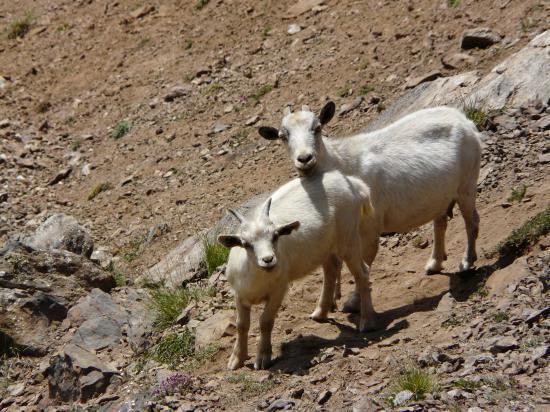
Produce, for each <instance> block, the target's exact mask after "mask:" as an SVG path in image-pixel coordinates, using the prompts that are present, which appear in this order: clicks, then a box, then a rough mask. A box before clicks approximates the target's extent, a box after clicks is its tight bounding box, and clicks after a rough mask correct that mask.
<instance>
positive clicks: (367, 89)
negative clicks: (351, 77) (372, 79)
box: [358, 84, 374, 96]
mask: <svg viewBox="0 0 550 412" xmlns="http://www.w3.org/2000/svg"><path fill="white" fill-rule="evenodd" d="M373 90H374V87H373V86H371V85H370V84H365V85H364V86H361V88H360V89H359V92H358V93H359V96H364V95H366V94H369V93H370V92H372V91H373Z"/></svg>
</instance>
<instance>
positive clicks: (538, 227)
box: [497, 207, 550, 256]
mask: <svg viewBox="0 0 550 412" xmlns="http://www.w3.org/2000/svg"><path fill="white" fill-rule="evenodd" d="M548 232H550V207H547V208H546V209H545V210H543V211H542V212H540V213H539V214H537V215H536V216H534V217H532V218H531V219H529V220H528V221H527V222H525V223H524V224H523V225H522V226H521V227H520V228H519V229H516V230H514V231H513V232H512V234H511V235H510V236H508V237H507V238H506V239H504V240H503V241H502V242H500V243H499V244H498V245H497V252H498V253H499V254H500V255H501V256H518V255H520V254H522V253H523V251H525V250H526V249H527V248H528V247H530V246H532V245H533V244H534V243H535V242H537V240H538V239H539V238H540V237H542V236H545V235H546V234H547V233H548Z"/></svg>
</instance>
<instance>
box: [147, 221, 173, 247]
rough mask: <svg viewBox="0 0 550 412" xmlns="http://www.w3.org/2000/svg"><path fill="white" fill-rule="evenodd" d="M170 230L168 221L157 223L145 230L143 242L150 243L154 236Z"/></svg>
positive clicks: (156, 236)
mask: <svg viewBox="0 0 550 412" xmlns="http://www.w3.org/2000/svg"><path fill="white" fill-rule="evenodd" d="M169 232H170V227H169V226H168V223H159V224H158V225H155V226H153V227H152V228H150V229H149V231H148V232H147V237H146V238H145V243H151V242H152V241H153V240H155V239H156V238H158V237H160V236H162V235H165V234H166V233H169Z"/></svg>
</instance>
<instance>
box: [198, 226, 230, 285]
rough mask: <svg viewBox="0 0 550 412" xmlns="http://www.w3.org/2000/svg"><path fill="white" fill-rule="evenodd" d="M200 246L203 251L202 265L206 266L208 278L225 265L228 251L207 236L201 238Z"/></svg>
mask: <svg viewBox="0 0 550 412" xmlns="http://www.w3.org/2000/svg"><path fill="white" fill-rule="evenodd" d="M214 237H215V236H214ZM202 246H203V249H204V263H205V264H206V270H207V272H208V276H210V275H212V273H214V271H215V270H216V268H217V267H219V266H221V265H223V264H224V263H227V259H228V258H229V249H228V248H226V247H225V246H223V245H221V244H219V243H218V241H217V240H215V239H214V240H212V239H210V238H209V237H208V236H204V237H203V239H202Z"/></svg>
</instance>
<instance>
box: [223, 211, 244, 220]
mask: <svg viewBox="0 0 550 412" xmlns="http://www.w3.org/2000/svg"><path fill="white" fill-rule="evenodd" d="M227 211H228V212H229V213H231V214H232V215H233V216H235V217H236V218H237V220H238V221H239V222H240V223H243V220H244V217H243V215H241V214H240V213H239V212H237V211H236V210H233V209H228V210H227Z"/></svg>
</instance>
